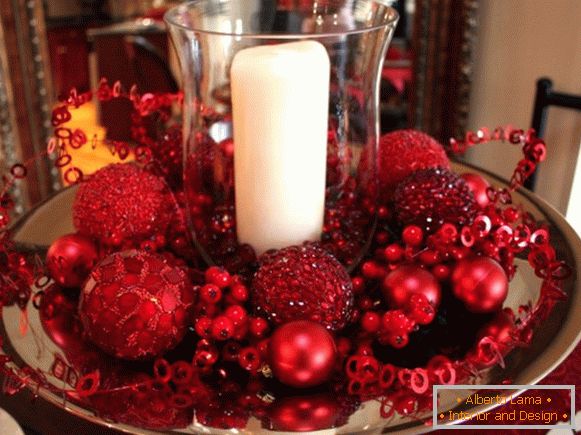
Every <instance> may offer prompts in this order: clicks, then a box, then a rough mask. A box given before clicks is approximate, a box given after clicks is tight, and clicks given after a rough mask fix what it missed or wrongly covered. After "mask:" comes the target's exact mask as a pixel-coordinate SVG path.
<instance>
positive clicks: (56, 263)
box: [46, 234, 99, 288]
mask: <svg viewBox="0 0 581 435" xmlns="http://www.w3.org/2000/svg"><path fill="white" fill-rule="evenodd" d="M98 258H99V254H98V252H97V248H96V247H95V245H94V244H93V242H92V241H91V240H90V239H88V238H87V237H84V236H81V235H79V234H67V235H64V236H61V237H59V238H58V239H56V240H55V241H54V242H52V244H51V245H50V248H48V252H47V254H46V267H47V268H48V272H49V274H50V277H51V278H52V279H54V280H55V281H56V282H57V283H58V284H59V285H60V286H62V287H67V288H72V287H80V286H81V284H82V283H83V281H84V280H85V279H86V278H87V276H89V273H90V272H91V270H92V269H93V267H94V266H95V264H96V263H97V260H98Z"/></svg>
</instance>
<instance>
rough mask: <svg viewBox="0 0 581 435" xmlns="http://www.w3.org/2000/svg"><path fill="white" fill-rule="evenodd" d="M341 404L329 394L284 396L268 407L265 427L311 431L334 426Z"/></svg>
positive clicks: (277, 429) (279, 429) (291, 430)
mask: <svg viewBox="0 0 581 435" xmlns="http://www.w3.org/2000/svg"><path fill="white" fill-rule="evenodd" d="M340 412H341V406H340V404H339V402H338V401H337V399H336V398H335V397H333V396H332V395H330V394H315V395H312V396H294V397H284V398H281V399H280V400H276V401H275V402H274V404H273V406H272V407H271V408H269V409H268V414H267V417H268V423H267V427H268V429H270V430H275V431H289V432H312V431H316V430H323V429H329V428H332V427H334V426H335V424H336V422H337V420H338V418H339V414H340Z"/></svg>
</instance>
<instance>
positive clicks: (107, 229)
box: [73, 163, 174, 245]
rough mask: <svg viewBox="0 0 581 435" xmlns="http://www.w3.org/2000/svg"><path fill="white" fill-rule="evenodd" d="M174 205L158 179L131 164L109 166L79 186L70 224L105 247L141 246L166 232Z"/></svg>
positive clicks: (161, 181)
mask: <svg viewBox="0 0 581 435" xmlns="http://www.w3.org/2000/svg"><path fill="white" fill-rule="evenodd" d="M173 204H174V202H173V201H172V200H171V198H170V195H169V190H168V189H167V187H166V185H165V183H164V182H163V180H162V179H161V178H159V177H157V176H155V175H153V174H151V173H149V172H148V171H146V170H144V169H141V168H140V167H138V166H136V165H134V164H131V163H127V164H120V163H119V164H112V165H109V166H107V167H105V168H102V169H100V170H98V171H97V172H95V173H94V174H93V175H92V176H91V177H90V178H89V179H88V180H87V181H86V182H84V183H82V184H81V185H80V186H79V190H78V191H77V194H76V197H75V202H74V204H73V222H74V225H75V228H77V230H78V231H79V232H80V233H81V234H84V235H87V236H90V237H93V238H95V239H97V240H99V241H101V242H103V243H105V244H110V245H120V244H121V243H122V242H123V241H132V242H140V241H143V240H146V239H148V238H150V237H152V236H154V235H156V234H160V233H161V234H163V233H164V232H165V230H166V229H167V226H168V224H169V221H170V219H171V214H172V210H173Z"/></svg>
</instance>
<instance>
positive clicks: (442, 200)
mask: <svg viewBox="0 0 581 435" xmlns="http://www.w3.org/2000/svg"><path fill="white" fill-rule="evenodd" d="M394 209H395V213H396V216H397V219H398V221H399V222H400V224H402V225H417V226H419V227H420V228H422V229H424V230H425V231H426V232H428V233H431V232H434V231H436V230H437V229H438V228H440V227H441V226H442V224H444V223H451V224H455V225H458V226H463V225H467V224H470V223H471V222H472V220H473V219H474V217H475V216H476V213H477V212H478V207H477V204H476V201H475V199H474V195H473V194H472V191H471V190H470V188H469V187H468V185H467V184H466V182H465V181H464V180H463V179H462V178H460V176H458V175H457V174H455V173H454V172H451V171H449V170H448V169H444V168H429V169H422V170H419V171H416V172H414V173H413V174H411V175H410V176H409V177H407V178H406V179H405V180H404V181H402V182H401V183H400V184H399V185H398V186H397V189H396V191H395V195H394Z"/></svg>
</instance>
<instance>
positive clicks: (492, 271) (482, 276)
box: [451, 257, 508, 313]
mask: <svg viewBox="0 0 581 435" xmlns="http://www.w3.org/2000/svg"><path fill="white" fill-rule="evenodd" d="M451 282H452V290H453V292H454V295H456V297H457V298H458V299H460V300H461V301H462V302H464V305H465V306H466V308H467V309H468V310H469V311H472V312H474V313H491V312H494V311H497V310H499V309H500V308H502V304H503V302H504V300H505V299H506V296H507V294H508V278H507V276H506V273H505V272H504V269H503V268H502V266H501V265H500V264H498V262H496V261H495V260H493V259H492V258H489V257H471V258H466V259H463V260H460V261H459V262H458V263H457V265H456V267H455V268H454V271H453V272H452V276H451Z"/></svg>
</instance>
